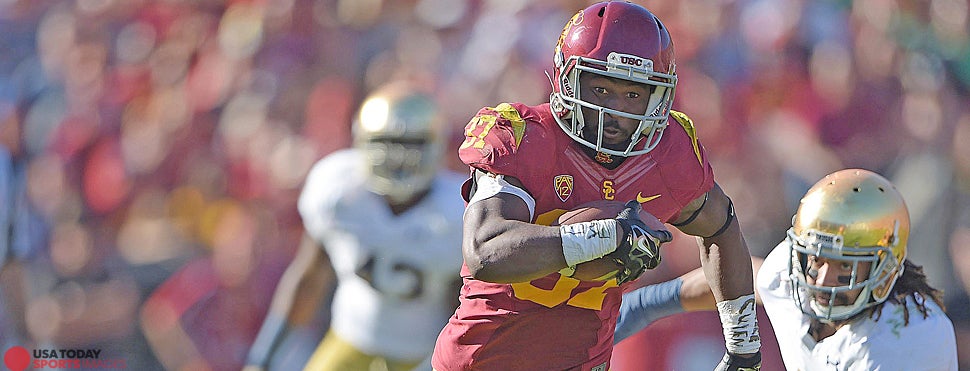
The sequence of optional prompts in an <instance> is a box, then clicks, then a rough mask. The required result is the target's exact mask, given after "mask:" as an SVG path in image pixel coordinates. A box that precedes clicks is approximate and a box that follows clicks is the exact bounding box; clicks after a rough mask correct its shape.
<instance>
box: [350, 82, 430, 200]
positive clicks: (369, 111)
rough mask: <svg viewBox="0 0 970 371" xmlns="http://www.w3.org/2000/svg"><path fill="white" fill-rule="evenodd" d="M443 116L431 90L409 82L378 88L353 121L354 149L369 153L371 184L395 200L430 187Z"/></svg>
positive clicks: (376, 191) (409, 196)
mask: <svg viewBox="0 0 970 371" xmlns="http://www.w3.org/2000/svg"><path fill="white" fill-rule="evenodd" d="M441 125H442V120H441V118H440V116H439V110H438V107H437V105H436V104H435V101H434V99H433V98H432V97H431V95H430V94H428V93H427V92H424V91H422V90H420V89H418V88H417V87H416V86H414V85H411V84H407V83H401V82H398V83H393V84H389V85H386V86H384V87H382V88H380V89H377V90H376V91H375V92H374V93H372V94H371V95H370V96H368V97H367V99H365V100H364V103H363V104H362V105H361V108H360V112H359V113H358V115H357V120H356V122H355V123H354V132H353V133H354V147H356V148H358V149H359V150H360V151H361V152H363V153H364V154H365V157H366V161H367V166H368V176H367V185H368V187H369V188H370V189H371V190H372V191H373V192H375V193H377V194H380V195H383V196H385V197H387V198H388V199H389V200H391V201H392V202H405V201H408V200H410V199H411V198H412V197H414V196H415V195H416V194H418V193H421V192H424V191H425V190H427V189H428V188H429V187H430V186H431V181H432V180H433V179H434V176H435V173H436V171H437V170H438V166H439V164H440V160H441V154H442V150H443V143H442V138H441Z"/></svg>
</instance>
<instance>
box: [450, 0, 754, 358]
mask: <svg viewBox="0 0 970 371" xmlns="http://www.w3.org/2000/svg"><path fill="white" fill-rule="evenodd" d="M554 62H555V69H554V73H553V76H551V80H552V85H553V93H552V94H551V96H550V102H549V103H546V104H542V105H538V106H528V105H525V104H521V103H502V104H499V105H496V106H495V107H487V108H483V109H482V110H480V111H479V112H478V114H477V115H476V116H474V117H473V118H472V119H471V121H470V122H469V123H468V124H467V126H466V129H465V135H466V139H465V141H464V142H463V143H462V144H461V146H460V148H459V155H460V157H461V160H462V161H463V162H464V163H466V164H468V165H469V166H470V168H471V176H470V178H469V179H468V180H467V181H466V182H465V184H464V186H463V188H462V194H463V196H464V197H465V199H466V200H467V203H468V205H467V207H466V210H465V216H464V240H463V243H462V251H463V255H464V265H463V267H462V272H461V274H462V277H463V278H464V286H463V287H462V290H461V295H460V305H459V307H458V309H457V310H456V312H455V315H454V316H452V317H451V319H450V320H449V323H448V324H447V325H446V326H445V328H444V329H443V330H442V332H441V334H440V335H439V336H438V340H437V343H436V346H435V351H434V355H433V361H432V363H433V367H434V369H435V370H437V371H451V370H582V371H591V370H595V371H602V370H607V369H609V365H610V355H611V351H612V347H613V326H614V325H615V323H616V319H617V314H618V308H619V305H620V300H621V295H622V292H623V290H624V288H625V287H628V284H629V283H630V282H632V281H633V280H635V279H637V278H638V277H639V276H640V274H642V273H643V272H644V271H645V270H646V269H650V268H653V267H655V266H656V265H657V264H658V263H659V262H660V252H659V246H660V245H661V244H662V243H664V242H667V241H668V239H669V238H670V237H669V234H666V233H662V232H661V231H656V230H652V229H650V228H649V227H647V226H646V225H645V224H644V223H643V222H642V221H640V220H639V219H638V218H637V217H636V216H637V215H639V214H638V213H637V212H636V211H637V210H638V208H640V207H642V208H644V209H645V210H647V211H649V212H650V213H651V214H653V215H655V216H656V217H658V218H659V219H660V220H661V221H664V222H667V223H670V224H672V225H674V226H676V227H677V228H679V229H680V230H681V231H683V232H685V233H687V234H690V235H694V236H697V237H699V238H700V242H701V243H700V244H699V246H700V251H701V260H702V265H703V267H704V273H705V276H706V279H707V280H708V281H709V283H710V285H709V286H710V287H713V288H714V289H713V294H714V296H715V298H716V300H717V307H718V311H719V313H720V318H721V321H722V325H723V327H724V329H725V331H724V333H725V343H726V347H727V352H726V354H725V357H724V360H723V361H722V364H721V365H719V366H718V367H719V368H720V369H725V370H727V369H738V368H740V367H745V368H758V367H759V365H760V351H759V350H760V338H759V336H758V331H757V323H756V319H755V315H754V313H755V309H754V295H753V291H754V285H753V282H752V276H753V274H752V272H751V260H750V255H749V253H748V249H747V246H746V244H745V241H744V238H743V236H742V234H741V230H740V227H739V226H738V222H737V219H736V218H735V214H734V208H733V204H732V202H731V200H730V198H728V196H727V195H726V194H725V193H724V192H723V191H722V190H721V188H720V187H719V186H718V185H717V183H716V182H715V180H714V172H713V170H712V168H711V166H710V164H709V162H708V157H707V153H706V151H705V150H704V147H703V146H702V145H701V143H700V141H699V140H698V138H697V136H696V133H695V130H694V126H693V123H692V121H691V120H690V119H689V118H688V117H687V115H685V114H683V113H681V112H676V111H672V110H671V104H672V102H673V98H674V89H675V87H676V85H677V75H676V74H675V66H674V49H673V44H672V41H671V38H670V34H669V33H668V31H667V28H666V27H665V26H664V25H663V23H662V22H661V21H660V20H659V19H658V18H657V17H656V16H654V15H653V14H652V13H651V12H650V11H648V10H647V9H645V8H643V7H642V6H639V5H636V4H633V3H630V2H620V1H613V2H603V3H597V4H594V5H591V6H589V7H587V8H586V9H583V10H580V11H579V12H578V13H576V14H575V15H574V16H573V17H572V19H570V20H569V21H568V22H567V23H566V26H565V28H564V29H563V31H562V34H561V35H560V38H559V41H558V42H557V45H556V48H555V55H554ZM598 200H615V201H620V202H628V203H627V204H628V205H629V206H628V209H627V210H624V211H623V212H621V213H620V215H619V216H618V217H617V218H615V219H602V220H593V221H589V222H583V223H576V224H570V225H565V226H550V225H551V224H552V223H553V222H555V221H556V220H557V218H558V216H559V215H562V214H563V213H564V212H565V211H567V210H571V209H574V208H576V207H577V206H580V205H583V204H585V203H588V202H591V201H598ZM604 256H608V257H609V258H611V259H615V260H618V261H621V262H622V263H623V269H622V270H621V271H620V273H619V274H617V275H616V277H614V278H611V279H609V280H605V281H602V280H597V281H588V280H579V279H577V278H574V277H571V275H572V273H573V272H574V268H575V267H576V266H577V265H578V264H580V263H583V262H587V261H591V260H594V259H598V258H601V257H604ZM712 366H713V365H712Z"/></svg>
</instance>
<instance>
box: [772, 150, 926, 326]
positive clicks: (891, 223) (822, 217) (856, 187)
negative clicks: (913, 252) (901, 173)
mask: <svg viewBox="0 0 970 371" xmlns="http://www.w3.org/2000/svg"><path fill="white" fill-rule="evenodd" d="M908 238H909V211H907V209H906V203H905V202H904V201H903V197H902V196H901V195H900V194H899V192H898V191H897V190H896V187H895V186H893V184H892V183H890V182H889V180H886V178H883V177H882V176H880V175H879V174H876V173H873V172H871V171H868V170H862V169H847V170H840V171H837V172H835V173H832V174H829V175H827V176H825V178H823V179H822V180H820V181H819V182H818V183H815V185H814V186H812V188H811V189H809V190H808V192H807V193H806V194H805V196H804V197H803V198H802V200H801V202H800V204H799V206H798V212H797V213H796V214H795V216H794V217H793V218H792V228H791V229H789V230H788V242H789V246H791V262H790V264H789V273H790V275H791V279H792V282H793V283H794V285H795V290H794V292H795V293H794V295H793V296H794V298H795V301H796V304H797V305H798V306H799V307H800V308H802V311H803V312H805V313H806V314H808V315H812V316H813V317H815V318H818V319H821V320H826V321H838V320H843V319H846V318H849V317H852V316H854V315H856V314H857V313H859V312H861V311H862V310H863V309H865V308H868V307H870V306H872V305H876V304H879V303H882V302H883V301H885V300H886V298H887V297H888V296H889V293H890V291H892V288H893V285H894V284H895V283H896V279H897V278H899V276H901V275H902V274H903V261H904V260H905V259H906V241H907V239H908ZM809 256H815V257H822V258H826V259H838V260H841V261H844V262H848V263H851V264H852V273H851V280H849V282H844V283H845V285H843V286H834V287H831V286H818V285H812V284H809V283H808V281H807V280H806V273H809V274H812V273H811V272H807V271H808V269H807V268H806V264H807V261H808V257H809ZM862 262H871V264H870V265H869V267H870V268H869V272H868V273H869V274H868V276H866V277H868V278H866V279H865V280H864V281H862V282H856V281H857V278H856V277H861V276H863V274H864V273H863V272H861V271H859V266H860V263H862ZM841 283H843V282H840V284H841ZM860 288H861V289H862V291H861V293H860V294H859V297H858V298H857V300H855V302H854V303H852V304H849V305H835V298H836V294H837V293H842V292H846V291H851V290H858V289H860ZM817 293H823V294H826V295H828V297H829V298H830V299H828V300H823V301H822V302H819V300H817V297H819V296H816V295H815V294H817ZM821 297H826V296H825V295H822V296H821Z"/></svg>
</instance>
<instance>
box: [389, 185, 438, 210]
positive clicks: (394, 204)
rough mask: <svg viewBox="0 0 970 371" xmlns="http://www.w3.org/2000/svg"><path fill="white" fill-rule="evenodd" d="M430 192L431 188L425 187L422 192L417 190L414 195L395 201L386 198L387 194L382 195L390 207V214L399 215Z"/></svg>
mask: <svg viewBox="0 0 970 371" xmlns="http://www.w3.org/2000/svg"><path fill="white" fill-rule="evenodd" d="M430 192H431V189H426V190H424V191H422V192H418V193H416V194H414V196H412V197H411V198H408V199H407V200H404V201H395V200H392V199H390V198H388V197H387V196H385V197H384V200H385V201H387V207H388V208H390V209H391V213H392V214H394V215H401V214H403V213H404V212H405V211H408V210H410V209H411V208H412V207H414V205H417V204H418V203H419V202H421V200H423V199H424V198H425V197H426V196H428V193H430Z"/></svg>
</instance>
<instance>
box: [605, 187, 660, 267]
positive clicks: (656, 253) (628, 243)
mask: <svg viewBox="0 0 970 371" xmlns="http://www.w3.org/2000/svg"><path fill="white" fill-rule="evenodd" d="M616 221H617V223H618V224H619V225H620V227H621V228H622V229H623V236H622V238H619V239H618V240H619V241H620V245H619V246H617V248H616V250H615V251H613V252H612V253H610V254H609V256H610V257H612V258H613V259H616V260H617V262H619V263H620V264H622V265H623V270H622V271H620V272H619V273H617V275H616V281H617V283H618V284H622V283H626V282H630V281H633V280H635V279H637V278H638V277H640V275H641V274H643V272H644V271H645V270H647V269H654V268H656V267H657V266H658V265H660V245H661V244H663V243H665V242H670V240H671V239H673V236H672V235H671V234H670V232H668V231H666V230H663V229H653V228H650V227H648V226H647V225H646V224H644V223H643V221H642V220H640V203H638V202H636V201H629V202H627V203H626V207H625V208H624V209H623V210H621V211H620V213H619V214H617V216H616Z"/></svg>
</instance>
